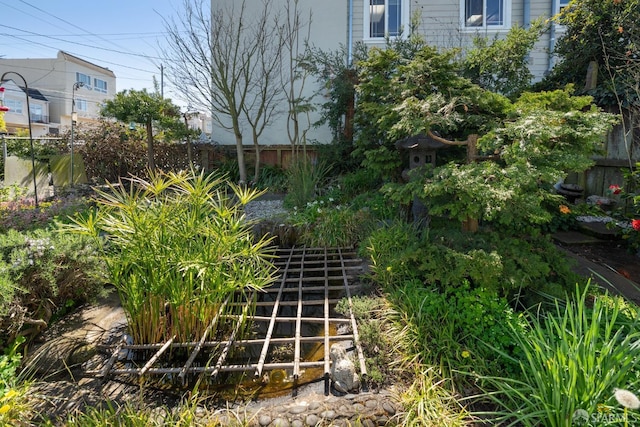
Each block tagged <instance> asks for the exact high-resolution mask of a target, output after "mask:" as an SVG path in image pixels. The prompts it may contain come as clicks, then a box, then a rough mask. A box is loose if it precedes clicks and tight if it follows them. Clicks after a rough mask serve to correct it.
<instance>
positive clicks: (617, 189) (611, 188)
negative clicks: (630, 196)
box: [608, 184, 622, 195]
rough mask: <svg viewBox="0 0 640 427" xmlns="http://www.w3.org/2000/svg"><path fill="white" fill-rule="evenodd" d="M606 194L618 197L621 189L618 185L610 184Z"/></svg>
mask: <svg viewBox="0 0 640 427" xmlns="http://www.w3.org/2000/svg"><path fill="white" fill-rule="evenodd" d="M608 192H609V194H615V195H618V194H620V193H622V187H620V186H619V185H616V184H612V185H610V186H609V190H608Z"/></svg>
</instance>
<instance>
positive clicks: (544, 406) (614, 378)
mask: <svg viewBox="0 0 640 427" xmlns="http://www.w3.org/2000/svg"><path fill="white" fill-rule="evenodd" d="M591 291H592V289H590V288H589V286H587V287H586V289H584V290H582V291H577V292H576V293H575V294H574V295H572V296H570V297H569V299H568V301H567V302H566V304H564V303H560V302H556V303H555V306H554V308H553V309H552V310H551V311H550V312H548V313H546V314H545V315H541V316H539V315H536V314H535V313H529V319H530V322H531V325H532V328H531V332H530V333H529V334H522V333H521V331H516V330H513V332H514V333H513V334H512V338H513V339H514V341H515V342H516V343H517V345H518V346H520V347H521V349H522V351H523V353H524V359H523V361H522V362H521V368H522V371H523V374H524V376H523V378H524V379H523V380H513V379H509V378H485V379H484V380H485V381H486V382H487V384H488V386H489V387H490V388H491V389H493V390H494V391H490V392H488V393H486V395H485V397H487V398H489V399H490V400H491V401H492V402H493V403H494V404H495V405H497V406H498V407H499V408H501V409H500V410H498V411H496V412H495V413H494V415H495V416H496V421H501V422H504V421H506V422H507V423H505V425H524V426H539V425H545V426H550V427H569V426H571V425H572V423H573V421H574V420H572V418H573V417H574V414H576V411H581V412H582V413H583V414H589V416H591V417H596V416H597V415H598V414H602V413H603V412H610V411H615V410H619V409H621V408H616V405H615V399H614V389H616V388H624V389H630V390H638V386H640V383H639V380H638V376H637V373H638V372H637V368H636V366H635V365H636V361H637V360H638V357H640V330H639V329H638V326H639V322H640V317H639V316H638V314H639V312H638V308H637V307H631V306H630V305H628V304H626V303H625V302H624V301H623V299H622V298H619V297H610V296H608V295H607V294H604V295H603V294H596V295H595V297H593V298H592V297H591V295H592V293H591ZM634 415H635V414H634ZM635 421H636V422H637V421H639V419H637V417H636V419H635Z"/></svg>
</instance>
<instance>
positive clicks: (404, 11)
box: [363, 0, 411, 42]
mask: <svg viewBox="0 0 640 427" xmlns="http://www.w3.org/2000/svg"><path fill="white" fill-rule="evenodd" d="M397 1H398V2H399V4H400V28H399V29H398V33H399V34H397V35H393V36H391V37H398V36H402V38H406V37H408V35H409V34H408V29H409V25H410V23H411V22H410V19H409V18H410V11H409V9H410V7H411V4H410V1H409V0H397ZM388 7H389V0H384V10H385V11H386V10H388ZM363 9H364V10H363V15H364V25H363V32H364V34H363V40H364V41H365V42H381V41H384V39H385V37H386V36H387V34H388V29H389V22H388V19H389V14H385V23H384V28H385V33H384V34H385V35H384V36H382V37H372V36H371V13H370V11H371V0H367V1H364V2H363Z"/></svg>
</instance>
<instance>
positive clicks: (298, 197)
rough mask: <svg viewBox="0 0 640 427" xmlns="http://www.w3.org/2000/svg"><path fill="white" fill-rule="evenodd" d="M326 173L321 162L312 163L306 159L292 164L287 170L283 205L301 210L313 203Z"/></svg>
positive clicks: (326, 169) (327, 169) (326, 167)
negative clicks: (285, 193)
mask: <svg viewBox="0 0 640 427" xmlns="http://www.w3.org/2000/svg"><path fill="white" fill-rule="evenodd" d="M328 172H329V167H328V166H327V165H325V164H324V163H322V162H320V163H314V162H312V161H311V159H309V158H308V157H302V158H300V159H298V160H296V161H294V162H292V163H291V165H290V166H289V168H288V169H287V195H286V197H285V204H286V205H287V206H289V207H294V206H295V207H298V208H302V207H304V206H306V205H307V203H309V202H311V201H313V200H314V199H315V197H316V196H317V195H318V189H319V187H320V185H321V184H322V181H323V180H324V179H325V177H326V176H327V173H328Z"/></svg>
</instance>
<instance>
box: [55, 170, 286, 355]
mask: <svg viewBox="0 0 640 427" xmlns="http://www.w3.org/2000/svg"><path fill="white" fill-rule="evenodd" d="M259 195H261V193H260V192H259V191H256V190H251V189H246V188H242V187H239V186H236V185H234V184H233V183H230V182H228V181H227V180H226V179H224V177H223V176H215V175H205V174H203V173H200V174H196V173H193V172H192V173H187V172H181V173H158V174H151V177H150V178H149V179H148V180H145V179H141V178H132V179H131V180H130V181H129V182H128V183H126V185H125V183H123V182H120V183H119V184H118V185H109V186H108V189H106V190H101V191H98V200H97V206H98V208H97V209H96V210H95V211H94V212H91V213H90V214H88V215H85V216H84V217H82V218H77V219H76V220H75V221H74V222H73V223H72V224H69V225H67V226H66V229H68V230H71V231H75V232H79V233H84V234H89V235H91V236H93V237H94V238H95V239H96V240H97V241H98V242H99V243H100V247H101V248H102V250H103V254H104V256H105V259H106V262H107V265H108V270H109V274H110V279H111V281H112V283H113V284H114V285H115V286H116V287H117V289H118V291H119V293H120V298H121V301H122V305H123V309H124V310H125V313H126V315H127V320H128V326H129V333H130V334H131V336H132V338H133V340H134V342H136V343H156V342H162V341H166V340H168V339H170V338H172V337H175V339H176V340H178V341H179V342H185V341H192V340H198V339H199V338H200V337H201V336H202V335H203V334H204V332H205V330H206V329H207V328H208V327H209V326H210V325H211V326H212V327H213V328H212V330H211V335H214V334H215V333H216V331H217V328H218V327H221V326H222V325H226V326H225V327H226V328H228V327H231V328H235V325H229V320H228V319H229V317H228V316H220V315H221V314H222V315H227V314H241V312H240V310H241V306H240V305H238V304H232V303H233V302H238V301H247V300H248V301H250V300H251V298H250V296H249V294H250V293H251V291H252V290H258V289H262V288H263V287H265V286H267V285H269V284H270V283H272V281H273V277H274V276H273V266H272V264H271V262H270V253H271V250H270V240H269V239H266V238H262V239H259V240H258V239H255V238H254V237H253V235H252V232H251V223H250V222H249V221H247V220H246V219H245V217H244V215H243V209H242V207H243V206H244V205H245V204H246V203H248V202H249V201H251V200H254V199H255V198H256V197H258V196H259ZM240 317H242V316H240ZM214 320H216V321H215V322H214ZM211 335H210V336H211Z"/></svg>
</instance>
